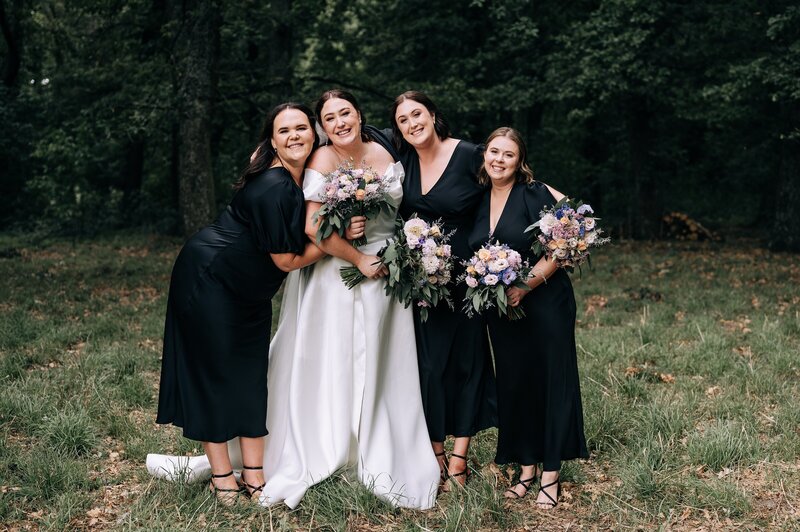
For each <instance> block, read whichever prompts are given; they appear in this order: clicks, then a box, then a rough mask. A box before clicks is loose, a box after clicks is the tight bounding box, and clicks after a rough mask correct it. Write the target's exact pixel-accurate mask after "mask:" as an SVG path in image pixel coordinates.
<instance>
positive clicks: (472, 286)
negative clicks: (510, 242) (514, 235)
mask: <svg viewBox="0 0 800 532" xmlns="http://www.w3.org/2000/svg"><path fill="white" fill-rule="evenodd" d="M463 264H464V266H465V267H466V271H465V272H464V273H463V274H462V275H461V276H459V278H458V281H459V282H462V281H463V282H465V283H466V284H467V294H466V296H465V297H464V302H465V304H464V312H466V313H467V315H468V316H473V315H474V314H475V313H476V312H483V311H484V310H487V309H489V308H492V307H495V306H496V307H497V313H498V314H499V315H500V316H508V318H509V319H511V320H516V319H519V318H522V317H523V316H525V312H524V311H523V310H522V307H519V306H517V307H512V306H510V305H509V304H508V299H507V298H506V289H507V288H510V287H512V286H516V287H518V288H522V289H523V290H529V288H528V285H527V284H525V280H526V279H527V278H528V276H529V275H530V273H531V267H530V265H529V264H528V262H527V261H524V260H522V256H521V255H520V254H519V253H518V252H516V251H514V250H513V249H511V248H510V247H508V246H507V245H506V244H501V243H500V242H495V243H494V244H492V243H491V242H488V243H486V244H484V246H483V247H481V249H479V250H478V251H476V252H475V255H473V256H472V258H471V259H469V260H468V261H465V262H464V263H463Z"/></svg>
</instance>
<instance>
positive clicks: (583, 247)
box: [578, 240, 586, 251]
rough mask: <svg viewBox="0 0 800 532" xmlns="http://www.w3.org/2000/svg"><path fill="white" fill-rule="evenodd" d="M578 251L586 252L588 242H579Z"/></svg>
mask: <svg viewBox="0 0 800 532" xmlns="http://www.w3.org/2000/svg"><path fill="white" fill-rule="evenodd" d="M578 251H586V242H584V241H583V240H579V241H578Z"/></svg>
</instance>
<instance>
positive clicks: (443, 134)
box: [389, 91, 450, 151]
mask: <svg viewBox="0 0 800 532" xmlns="http://www.w3.org/2000/svg"><path fill="white" fill-rule="evenodd" d="M406 100H413V101H415V102H417V103H421V104H422V105H424V106H425V108H426V109H427V110H428V112H429V113H430V114H431V116H433V117H434V122H433V130H434V131H436V135H437V136H438V137H439V138H440V139H441V140H444V139H446V138H450V124H448V123H447V119H446V118H445V117H444V115H443V114H442V113H441V111H439V108H438V107H436V104H435V103H433V100H431V99H430V98H428V96H427V95H426V94H425V93H423V92H420V91H406V92H404V93H403V94H401V95H400V96H398V97H397V98H395V99H394V103H393V104H392V107H391V112H390V115H389V121H390V122H391V123H392V132H393V133H394V135H393V136H394V146H395V148H397V149H398V151H401V150H406V149H408V148H409V147H410V146H411V145H410V144H409V143H408V142H406V139H404V138H403V134H402V133H401V132H400V128H399V127H398V126H397V120H396V119H395V114H396V113H397V108H398V107H399V106H400V104H401V103H403V102H404V101H406Z"/></svg>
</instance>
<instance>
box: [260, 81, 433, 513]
mask: <svg viewBox="0 0 800 532" xmlns="http://www.w3.org/2000/svg"><path fill="white" fill-rule="evenodd" d="M317 119H318V120H319V122H320V124H321V125H322V127H323V129H324V130H325V133H326V134H327V135H328V137H329V138H330V142H331V145H330V146H326V147H323V148H320V149H319V150H318V151H317V152H316V153H315V154H314V156H313V158H312V160H311V162H310V163H309V165H308V168H307V169H306V173H305V179H304V183H303V193H304V195H305V198H306V201H307V202H309V203H307V204H306V205H307V210H308V212H307V219H308V220H309V222H308V224H307V232H308V234H309V237H310V238H314V234H315V233H316V225H315V224H313V223H311V219H312V216H313V213H314V212H316V210H318V209H319V207H320V205H321V203H318V201H320V200H321V198H322V194H323V191H322V186H323V176H322V174H324V173H327V172H330V171H332V170H334V169H335V168H336V167H337V166H338V165H339V164H340V163H341V162H342V161H343V160H348V159H349V160H352V161H356V162H358V161H363V162H364V163H365V164H366V165H368V166H371V167H372V168H375V169H379V168H381V169H383V168H386V171H385V173H384V175H385V177H386V178H387V179H389V180H390V181H391V183H392V185H391V188H390V192H389V193H390V196H391V198H392V201H393V203H394V206H395V209H396V208H397V207H398V206H399V204H400V201H401V199H402V195H403V189H402V179H403V177H404V173H403V167H402V165H401V164H400V163H394V162H393V161H392V158H391V156H390V155H389V153H388V152H387V151H386V150H385V149H384V148H383V147H381V145H380V143H379V142H364V139H363V138H362V136H361V135H362V133H361V132H362V129H361V126H362V123H361V122H362V118H361V114H360V112H359V110H358V107H357V104H356V103H355V100H354V99H353V98H352V96H351V95H349V94H347V93H343V92H340V91H328V92H326V93H325V94H323V97H322V98H321V100H320V103H319V104H318V105H317ZM362 228H364V224H358V228H357V229H356V231H357V232H356V233H355V234H353V236H354V237H359V236H361V235H360V234H359V231H363V229H362ZM365 229H366V238H367V244H366V245H364V246H361V247H360V248H358V249H357V250H356V249H355V248H353V246H352V245H351V244H350V243H349V242H347V241H345V240H343V239H341V238H340V237H339V236H338V235H336V234H335V233H334V235H332V236H331V237H330V238H329V239H326V240H325V241H323V242H322V243H321V244H320V247H321V248H322V249H323V251H325V252H327V253H328V254H329V255H332V256H331V257H328V258H325V259H322V260H321V261H319V262H318V263H317V264H316V265H314V267H313V268H306V269H305V270H303V271H302V272H297V274H296V275H293V276H292V277H291V278H289V279H287V281H286V285H285V286H284V295H283V302H282V307H281V314H280V316H281V317H280V322H279V325H278V331H277V333H276V335H275V338H274V339H273V341H272V344H271V346H270V353H272V355H271V358H270V365H269V390H270V397H269V401H268V407H267V419H268V428H269V435H268V436H267V439H266V453H265V460H264V476H265V478H266V486H265V487H264V490H263V493H262V497H261V500H262V502H263V503H265V504H272V503H275V502H281V501H282V502H285V503H286V505H287V506H289V507H292V508H294V507H295V506H296V505H297V504H298V502H299V501H300V499H301V498H302V496H303V494H304V493H305V491H306V489H308V487H309V486H311V485H312V484H315V483H317V482H320V481H321V480H324V479H325V478H327V477H329V476H330V475H331V474H333V473H334V472H336V471H339V470H344V471H347V470H349V471H351V472H353V473H355V474H357V476H358V478H359V480H360V481H361V482H362V483H363V484H364V485H365V486H367V487H368V488H369V489H371V490H372V491H373V492H374V493H375V494H376V495H378V496H379V497H381V498H384V499H386V500H388V501H389V502H390V503H392V504H394V505H397V506H403V507H411V508H422V509H426V508H430V507H431V506H432V505H433V503H434V501H435V497H436V490H437V487H438V484H439V466H438V463H437V462H436V459H435V457H434V455H433V451H431V448H430V443H429V442H428V435H427V428H426V425H425V417H424V414H423V410H422V400H421V394H420V387H419V373H418V369H417V359H416V351H415V344H414V342H413V338H414V323H413V318H412V313H411V310H410V309H405V308H403V306H402V305H400V304H398V303H397V302H395V301H393V300H391V299H390V298H389V297H388V296H387V295H386V294H385V292H384V283H383V281H382V280H371V279H366V280H364V281H362V282H361V283H360V284H359V285H357V286H356V287H355V288H353V289H352V290H348V289H347V287H346V286H345V285H344V283H342V281H341V278H340V274H339V269H340V268H341V267H342V266H349V265H350V263H352V264H355V265H356V266H359V269H361V271H362V273H364V274H365V275H367V276H368V277H373V278H374V277H379V276H382V275H383V274H384V273H385V268H383V267H380V268H378V267H377V266H376V265H375V263H376V262H377V260H378V259H377V257H376V253H377V252H378V250H379V249H380V248H381V247H383V246H384V245H385V242H386V239H388V238H391V236H392V235H393V233H394V213H393V214H392V215H388V214H386V213H381V214H380V215H379V216H377V217H376V218H374V219H371V220H369V221H368V222H367V223H366V224H365Z"/></svg>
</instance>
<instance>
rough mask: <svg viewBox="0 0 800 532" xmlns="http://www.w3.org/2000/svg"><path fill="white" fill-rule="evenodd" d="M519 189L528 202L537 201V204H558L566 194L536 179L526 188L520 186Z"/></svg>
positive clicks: (526, 185) (525, 186)
mask: <svg viewBox="0 0 800 532" xmlns="http://www.w3.org/2000/svg"><path fill="white" fill-rule="evenodd" d="M518 188H519V189H520V190H521V191H522V194H523V195H524V196H525V197H526V199H527V200H529V201H535V202H537V203H543V204H549V203H554V202H558V201H559V200H561V198H563V197H564V194H562V193H561V192H559V191H558V190H556V189H555V188H553V187H551V186H550V185H548V184H547V183H545V182H543V181H539V180H538V179H534V180H533V181H531V182H530V183H526V184H524V186H520V187H518Z"/></svg>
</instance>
